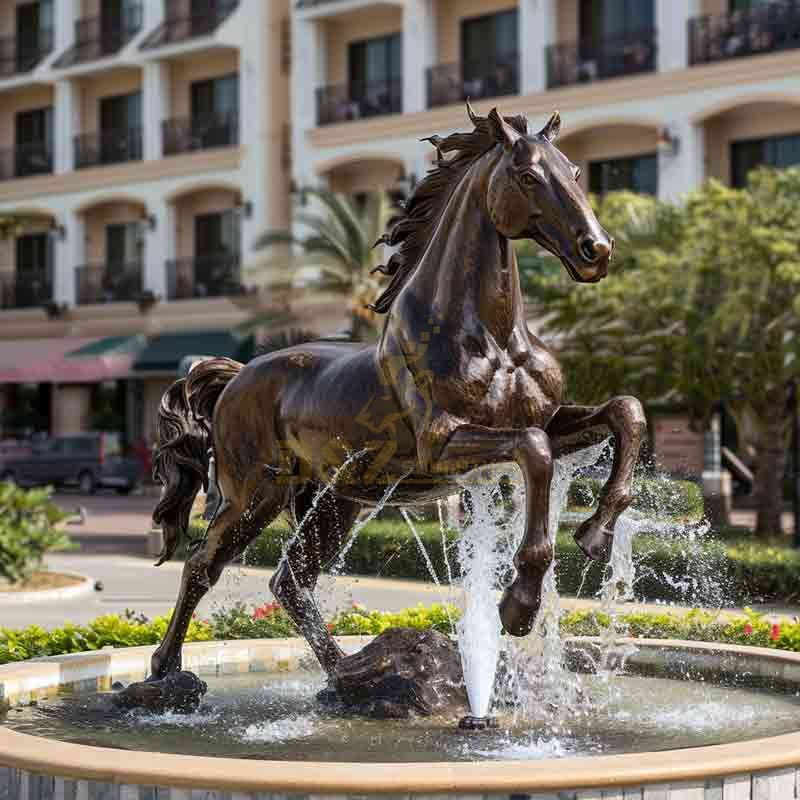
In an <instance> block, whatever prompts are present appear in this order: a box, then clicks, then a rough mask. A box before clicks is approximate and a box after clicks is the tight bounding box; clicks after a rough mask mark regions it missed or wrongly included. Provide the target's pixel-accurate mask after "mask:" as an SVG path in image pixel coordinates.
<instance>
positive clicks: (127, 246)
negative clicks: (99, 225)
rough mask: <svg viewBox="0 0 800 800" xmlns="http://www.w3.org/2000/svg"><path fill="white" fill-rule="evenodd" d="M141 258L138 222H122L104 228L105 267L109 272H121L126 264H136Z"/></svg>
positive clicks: (140, 236) (140, 238) (140, 237)
mask: <svg viewBox="0 0 800 800" xmlns="http://www.w3.org/2000/svg"><path fill="white" fill-rule="evenodd" d="M141 257H142V235H141V226H140V223H139V222H122V223H117V224H114V225H107V226H106V265H107V268H108V269H109V271H113V270H119V271H122V270H123V268H124V266H125V265H126V264H128V265H130V264H136V263H138V262H139V261H141Z"/></svg>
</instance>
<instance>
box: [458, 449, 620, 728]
mask: <svg viewBox="0 0 800 800" xmlns="http://www.w3.org/2000/svg"><path fill="white" fill-rule="evenodd" d="M606 448H607V443H606V442H603V443H601V444H599V445H595V446H592V447H589V448H587V449H585V450H581V451H579V452H577V453H573V454H570V455H568V456H564V457H563V458H561V459H559V460H558V461H556V462H555V465H554V470H553V480H552V484H551V491H550V518H549V521H548V529H549V535H550V538H551V541H554V540H555V536H556V533H557V531H558V527H559V522H560V519H561V514H562V512H563V510H564V508H565V507H566V503H567V495H568V491H569V485H570V483H571V481H572V480H573V479H574V478H575V477H576V476H577V475H578V474H579V473H580V472H581V471H582V470H583V469H584V468H586V467H588V466H591V465H593V464H595V463H596V462H597V461H598V460H599V459H600V458H601V457H602V456H603V454H604V453H605V451H606ZM504 475H505V476H508V477H509V478H510V481H507V482H505V483H504V484H503V488H501V485H500V479H501V478H502V477H503V476H504ZM523 485H524V484H523V480H522V475H521V472H520V470H519V468H518V467H517V466H516V465H505V466H504V467H501V468H493V469H490V470H477V471H475V472H473V473H470V474H469V475H468V476H466V478H465V480H464V486H465V489H467V490H468V491H469V498H470V507H471V514H470V515H469V520H468V522H467V524H466V525H465V526H464V527H463V528H462V530H461V536H460V539H459V549H458V554H459V566H460V569H461V576H462V577H461V587H462V588H463V590H464V591H463V598H462V616H461V619H460V621H459V624H458V639H459V648H460V650H461V658H462V664H463V667H464V680H465V683H466V685H467V693H468V695H469V697H470V706H471V709H472V713H473V714H474V715H476V716H485V715H486V714H487V713H488V711H489V709H490V708H492V707H493V706H495V707H497V706H503V707H510V708H512V709H514V714H515V716H523V717H524V716H525V715H526V714H527V713H528V712H530V711H532V710H533V708H532V706H533V703H534V698H537V702H536V711H537V713H538V712H540V704H541V703H542V702H544V705H545V706H547V707H553V708H557V707H559V706H561V705H563V704H565V703H569V704H574V702H575V700H576V698H577V697H579V696H580V695H581V694H582V693H581V692H580V690H579V687H577V686H576V682H575V676H574V675H573V673H571V672H570V671H569V670H568V669H567V667H566V665H565V659H564V644H563V642H562V639H561V634H560V630H559V621H560V618H561V601H560V598H559V594H558V589H557V586H556V575H555V560H554V561H553V563H552V564H551V565H550V568H549V569H548V571H547V573H546V575H545V577H544V581H543V585H542V605H541V608H540V610H539V613H538V615H537V618H536V622H535V625H534V630H533V633H532V634H531V636H529V637H526V638H525V639H521V640H518V639H512V638H511V637H507V639H506V641H507V644H506V648H505V653H504V658H503V663H502V670H500V674H499V677H497V675H498V662H499V656H500V650H501V647H500V645H501V625H500V619H499V616H498V613H497V592H498V590H499V589H501V588H502V587H503V585H504V584H506V583H507V582H508V580H509V578H511V577H513V576H512V574H511V573H510V566H509V565H510V564H511V563H512V558H513V555H514V553H515V552H516V550H517V548H518V547H519V544H520V542H521V541H522V537H523V535H524V532H525V523H526V520H525V512H524V509H525V503H524V488H522V487H523ZM504 491H505V495H504Z"/></svg>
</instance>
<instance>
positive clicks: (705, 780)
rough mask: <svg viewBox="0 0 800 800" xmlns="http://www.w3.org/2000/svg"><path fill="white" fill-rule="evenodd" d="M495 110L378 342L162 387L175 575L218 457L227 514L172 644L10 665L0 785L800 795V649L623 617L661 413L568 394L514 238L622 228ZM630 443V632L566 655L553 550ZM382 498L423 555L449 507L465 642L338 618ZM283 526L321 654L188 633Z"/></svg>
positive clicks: (601, 505) (289, 580)
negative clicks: (660, 637)
mask: <svg viewBox="0 0 800 800" xmlns="http://www.w3.org/2000/svg"><path fill="white" fill-rule="evenodd" d="M468 112H469V116H470V120H471V122H472V125H473V130H472V131H470V132H468V133H463V134H453V135H451V136H448V137H447V138H445V139H440V138H438V137H431V139H430V141H431V143H432V144H433V146H434V147H435V149H436V153H437V158H436V161H435V166H434V169H433V170H432V171H431V172H430V173H429V175H428V176H427V177H426V178H425V179H424V180H423V181H422V182H421V183H420V184H419V185H418V186H417V187H416V189H415V190H414V192H413V194H412V196H411V198H410V200H409V202H408V204H407V206H406V208H405V209H404V213H403V215H402V217H401V219H400V220H399V222H397V224H396V225H395V227H394V228H393V229H392V230H391V231H390V232H389V233H388V234H387V235H386V236H385V237H384V238H383V241H385V242H387V243H389V244H391V245H395V246H399V247H398V249H397V250H396V251H395V253H394V255H393V256H392V258H391V259H390V261H389V262H388V264H387V265H386V266H385V267H383V268H382V271H383V272H384V273H385V274H388V275H390V276H391V281H390V283H389V285H388V287H387V289H386V290H385V292H384V294H383V295H382V296H381V298H380V299H379V300H378V301H377V302H376V304H375V310H376V311H377V312H379V313H387V314H388V316H387V321H386V325H385V327H384V332H383V335H382V338H381V341H380V343H379V344H378V345H376V346H362V345H351V344H344V343H317V344H304V345H301V346H298V347H293V348H289V349H287V350H283V351H279V352H277V353H272V354H269V355H267V356H263V357H261V358H259V359H256V360H254V361H253V362H251V363H250V364H248V365H242V364H238V363H236V362H233V361H231V360H229V359H210V360H208V361H204V362H201V363H200V364H198V365H197V366H196V367H195V368H194V369H193V370H192V372H191V373H190V374H189V375H188V377H187V378H185V379H181V380H180V381H178V382H176V383H175V384H174V385H173V386H172V387H171V388H170V389H169V390H168V391H167V393H166V394H165V395H164V398H163V400H162V405H161V409H160V412H159V420H158V433H159V448H158V451H157V454H156V458H155V465H156V467H155V474H156V476H157V477H158V478H159V479H160V480H161V482H162V483H163V485H164V491H163V494H162V498H161V500H160V502H159V504H158V506H157V508H156V511H155V513H154V518H155V520H156V521H157V522H159V523H160V524H161V525H162V529H163V532H164V540H165V545H164V551H163V553H162V555H161V561H163V560H165V559H166V558H169V557H170V556H171V555H172V554H173V553H174V551H175V549H176V547H177V545H178V544H179V542H180V540H181V538H182V537H183V536H184V535H185V533H186V528H187V525H188V521H189V513H190V510H191V506H192V502H193V500H194V497H195V494H196V493H197V491H198V490H199V488H200V486H201V485H202V484H203V483H204V482H205V481H206V476H207V473H208V458H209V447H213V452H214V457H215V465H216V476H217V480H218V482H219V487H220V490H221V495H222V502H221V503H220V505H219V506H218V508H217V510H216V513H215V515H214V517H213V519H212V520H211V522H210V525H209V529H208V532H207V535H206V537H205V539H204V540H203V541H201V542H200V543H198V544H197V546H196V547H194V548H193V549H192V551H191V552H190V555H189V556H188V558H187V560H186V564H185V567H184V571H183V577H182V582H181V589H180V593H179V595H178V600H177V605H176V610H175V613H174V615H173V617H172V620H171V622H170V625H169V627H168V630H167V632H166V635H165V637H164V639H163V641H162V643H161V644H160V645H159V646H158V647H157V648H155V649H153V648H129V649H123V650H109V651H101V652H98V653H89V654H81V655H76V656H62V657H56V658H50V659H40V660H36V661H32V662H28V663H24V664H20V665H16V664H15V665H7V666H4V667H0V691H1V692H2V694H1V696H2V698H3V701H4V702H5V703H6V704H7V706H8V707H9V708H10V709H11V710H10V711H9V712H8V713H7V716H6V720H5V721H6V725H5V726H4V727H3V728H2V729H0V795H2V796H3V797H8V798H10V800H17V799H18V798H19V800H56V798H57V799H58V800H62V798H69V800H96V799H99V798H117V797H119V798H120V800H122V798H123V795H124V797H125V800H128V798H132V797H134V796H135V797H137V798H144V797H147V798H158V797H164V796H165V793H166V794H168V795H169V796H170V798H172V796H173V794H174V797H175V800H178V798H180V800H193V798H194V797H195V796H197V797H198V798H199V797H200V793H202V794H203V796H204V797H205V796H208V795H209V794H214V795H217V794H219V795H222V794H225V793H234V794H235V796H236V798H237V800H249V798H251V797H252V798H254V799H255V798H256V796H258V797H259V798H263V796H264V795H265V794H280V795H289V794H291V795H330V796H332V797H337V798H338V797H342V798H344V797H353V796H358V797H369V796H372V795H376V796H377V795H386V794H402V795H404V796H407V795H411V796H414V795H431V794H441V795H447V796H454V797H461V796H465V795H486V794H494V795H503V796H507V795H510V794H517V795H519V794H526V795H527V794H529V793H536V795H535V796H536V797H537V798H538V797H542V798H543V797H548V798H554V797H558V798H559V800H562V798H563V799H565V800H578V798H589V797H594V798H597V797H601V796H602V797H612V796H613V797H622V796H623V794H624V796H625V797H626V798H627V797H628V796H631V797H637V798H640V800H641V799H642V798H643V799H644V800H651V798H656V797H658V798H662V799H663V800H700V798H704V799H705V798H709V797H717V798H723V797H724V798H728V797H736V798H751V800H755V798H761V797H765V798H766V797H769V798H784V797H785V798H790V797H794V796H795V786H796V785H798V784H797V780H798V776H800V771H798V769H799V768H800V733H798V732H796V731H797V719H798V710H800V708H799V706H800V701H798V697H800V656H798V655H795V654H793V653H782V652H776V651H759V650H757V649H754V648H745V647H733V646H720V645H716V644H698V643H688V642H679V641H675V642H670V641H648V640H641V639H637V640H632V639H628V638H626V636H625V631H624V629H622V627H621V626H620V625H618V624H617V622H618V620H617V617H616V611H617V607H618V606H619V604H620V603H623V602H625V601H627V600H628V599H630V598H631V597H633V592H634V588H635V581H636V575H635V569H634V567H635V564H634V562H633V558H632V550H631V547H632V541H633V537H634V536H635V535H636V533H637V531H638V530H639V529H640V528H641V526H642V525H643V524H644V521H643V520H642V519H641V518H640V517H637V516H636V515H634V514H633V513H631V512H630V511H628V507H629V505H630V502H631V497H632V483H633V476H634V469H635V467H636V462H637V458H638V453H639V446H640V443H641V441H642V439H643V437H644V434H645V430H646V423H645V419H644V415H643V412H642V408H641V405H640V404H639V403H638V401H636V400H635V399H634V398H630V397H619V398H613V399H611V400H609V401H608V402H606V403H604V404H602V405H600V406H597V407H590V406H578V405H565V404H564V403H563V397H562V395H563V379H562V376H561V372H560V369H559V366H558V363H557V362H556V360H555V358H554V357H553V355H552V354H551V353H550V352H549V351H548V350H547V349H546V348H545V347H544V345H543V344H542V343H541V342H539V341H538V340H537V339H536V338H535V337H533V336H532V335H531V334H530V333H529V331H528V330H527V328H526V326H525V323H524V319H523V302H522V296H521V293H520V290H519V279H518V274H517V265H516V257H515V255H514V250H513V247H512V243H511V240H512V239H517V238H531V239H534V240H535V241H537V242H539V243H540V244H541V245H542V246H544V247H546V248H548V249H550V250H551V251H552V252H554V253H555V254H556V255H557V256H559V258H560V259H561V261H562V263H563V264H564V267H565V269H566V270H567V272H568V273H569V275H570V276H571V277H572V278H574V279H575V280H577V281H582V282H595V281H598V280H601V279H602V278H604V277H605V276H606V274H607V272H608V266H609V262H610V261H611V256H612V252H613V247H614V245H613V240H612V239H611V238H610V237H609V236H608V234H607V233H606V232H605V231H604V230H603V229H602V228H601V227H600V225H599V223H598V222H597V220H596V219H595V217H594V214H593V212H592V210H591V208H590V207H589V205H588V202H587V201H586V198H585V197H584V195H583V193H582V191H581V189H580V187H579V184H578V182H577V177H578V170H577V168H576V167H575V165H573V164H571V163H570V162H569V161H568V159H566V157H565V156H564V155H563V154H562V153H561V152H560V151H559V150H558V149H557V148H556V147H555V144H554V142H555V140H556V138H557V136H558V133H559V130H560V125H561V123H560V119H559V117H558V115H557V114H555V115H553V117H552V118H551V119H550V120H549V121H548V122H547V124H546V125H545V126H544V128H542V130H541V131H539V132H538V133H532V132H531V130H530V129H529V126H528V122H527V120H526V119H525V118H524V117H520V116H517V117H508V118H506V117H502V116H501V115H500V114H499V113H498V112H497V110H493V111H492V112H491V113H490V114H489V115H488V116H487V117H479V116H477V115H476V114H475V113H474V111H473V110H472V109H471V108H469V107H468ZM605 437H610V440H611V442H613V445H612V444H611V443H610V442H609V441H607V440H606V439H605ZM609 447H612V453H613V456H612V458H611V465H610V469H609V470H608V472H607V475H606V480H605V484H604V486H603V489H602V490H601V492H600V494H599V497H598V500H597V505H596V508H595V509H594V510H593V511H592V513H591V514H590V515H589V516H588V518H586V519H584V520H583V521H582V522H581V523H580V524H579V526H578V528H577V530H576V532H575V539H576V541H577V543H578V545H579V547H580V549H581V550H582V551H583V553H585V555H586V556H587V557H588V558H590V559H594V560H601V561H605V560H607V564H606V566H605V569H606V573H605V580H604V582H603V586H602V589H601V591H600V593H599V600H600V604H601V610H602V611H603V612H604V613H605V614H607V615H608V616H609V617H610V618H611V620H612V625H611V626H610V627H607V628H601V629H600V630H599V631H598V633H599V635H598V636H596V637H589V638H576V639H569V638H564V637H562V635H561V631H560V630H559V622H560V618H561V599H560V597H559V594H558V587H557V585H556V572H555V563H556V562H555V560H556V559H557V558H558V553H557V552H556V547H555V543H556V533H557V531H558V528H559V524H560V520H561V514H562V511H563V509H564V506H565V503H566V496H567V490H568V487H569V484H570V481H571V480H572V479H573V478H574V477H575V476H576V475H577V474H579V473H580V471H581V470H582V469H585V468H587V467H590V466H592V465H595V464H596V463H597V462H598V459H600V457H601V456H602V455H603V454H604V453H606V452H607V450H608V448H609ZM459 492H461V493H462V494H461V501H460V508H459V513H456V514H454V515H451V516H452V517H453V518H451V519H445V515H444V513H443V506H442V501H443V499H444V498H446V497H450V496H452V495H454V494H457V493H459ZM384 506H396V507H399V508H400V509H401V511H400V515H401V517H402V519H403V520H404V521H405V523H406V524H407V525H408V526H409V528H410V530H411V532H412V534H413V535H414V536H415V537H416V538H417V540H418V541H419V543H420V545H422V539H421V537H419V536H418V531H417V525H418V521H417V515H418V513H421V509H424V508H426V507H427V508H431V507H435V508H436V511H435V516H436V517H437V518H438V521H439V525H440V528H441V531H442V546H443V547H445V550H446V552H445V559H444V560H445V564H446V565H447V566H446V572H447V574H446V575H443V576H439V575H437V574H436V571H435V569H434V567H433V562H432V560H431V559H430V558H429V554H428V553H426V552H424V548H422V550H423V553H422V557H423V559H425V561H426V564H427V566H428V568H429V570H430V572H431V576H432V578H433V580H435V581H437V582H440V581H441V580H442V579H443V578H446V579H447V580H446V583H447V588H446V589H445V587H444V586H443V587H442V590H443V591H448V592H453V596H454V598H455V599H456V601H457V603H458V604H459V605H460V609H461V614H460V617H459V619H458V621H457V623H456V636H455V637H450V636H446V635H444V634H442V633H437V632H435V631H418V630H413V629H398V628H395V629H389V630H387V631H384V632H383V633H382V634H380V635H379V636H377V637H374V638H371V639H369V638H361V637H340V638H334V637H333V636H332V635H331V634H330V632H329V631H328V629H327V628H326V626H325V623H324V620H323V618H322V616H321V614H320V612H319V609H318V607H317V604H316V602H315V598H314V590H315V587H316V585H317V581H318V578H319V575H320V572H321V571H322V570H323V568H324V567H332V568H333V570H334V571H341V569H342V565H343V564H344V557H345V555H346V552H347V550H348V549H349V547H350V546H351V545H352V542H353V541H354V538H355V536H357V534H358V531H359V530H360V529H361V528H362V527H363V525H364V524H366V522H367V521H368V520H369V519H372V518H373V517H374V516H375V515H377V514H378V513H379V511H380V509H381V508H383V507H384ZM281 512H284V513H285V514H287V516H288V517H289V519H290V520H291V523H292V526H293V533H292V535H291V536H290V538H289V539H288V541H287V542H286V546H285V548H284V551H283V556H282V558H281V560H280V564H279V566H278V568H277V570H276V572H275V574H274V577H273V579H272V581H271V584H270V585H271V588H272V591H273V593H274V594H275V596H276V598H277V599H278V600H279V602H280V603H281V604H282V605H283V607H284V608H285V610H286V611H287V613H288V614H289V615H290V616H291V618H292V620H293V621H294V623H295V625H296V627H297V630H298V631H299V633H300V635H301V636H302V638H298V639H287V640H263V641H261V640H259V641H230V642H204V643H194V644H188V645H184V637H185V633H186V628H187V625H188V623H189V620H190V619H191V616H192V613H193V612H194V609H195V608H196V606H197V603H198V602H199V600H200V598H201V597H202V596H203V595H204V594H205V593H206V592H207V591H209V589H211V587H212V586H213V585H214V584H215V583H216V582H217V581H218V579H219V577H220V575H221V573H222V570H223V567H224V566H225V564H227V563H229V562H230V561H232V560H234V559H236V558H237V557H238V556H240V555H241V554H242V553H243V552H244V550H245V549H246V548H247V546H248V544H249V543H250V542H251V541H252V540H253V539H254V538H255V537H256V536H257V535H258V534H259V533H260V532H261V531H262V530H263V528H264V526H265V525H266V524H268V523H269V522H270V521H271V520H272V519H274V518H275V517H276V516H277V515H278V514H279V513H281ZM448 525H452V526H454V527H455V528H456V529H457V531H458V533H459V538H458V543H457V548H456V549H457V558H456V559H455V563H453V564H451V561H450V557H451V556H452V555H453V554H452V552H450V551H449V550H448V548H449V544H448V536H447V535H446V528H447V526H448ZM651 529H652V527H651ZM663 531H664V534H665V535H666V534H667V533H668V530H667V528H666V527H663ZM159 563H160V562H159ZM34 701H35V705H33V706H32V705H31V703H33V702H34ZM742 721H745V722H746V726H745V725H742V724H741V723H742ZM123 750H124V751H125V752H124V756H122V751H123ZM296 762H302V764H303V766H304V767H305V768H304V769H303V768H300V767H299V765H298V764H297V763H296ZM387 762H392V763H391V764H389V763H387ZM373 765H377V766H378V767H379V768H377V769H376V768H372V767H373ZM196 793H197V794H196ZM231 796H233V795H231Z"/></svg>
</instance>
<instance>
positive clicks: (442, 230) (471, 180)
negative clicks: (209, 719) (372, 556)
mask: <svg viewBox="0 0 800 800" xmlns="http://www.w3.org/2000/svg"><path fill="white" fill-rule="evenodd" d="M495 161H496V155H495V154H494V153H492V152H489V153H487V154H486V155H484V156H482V157H481V158H479V159H477V160H476V162H475V163H474V164H472V166H470V167H469V169H468V170H467V171H466V173H465V174H464V176H463V177H462V178H461V180H460V182H459V184H458V186H457V187H456V188H455V190H454V191H453V193H452V195H451V197H450V199H449V201H448V202H447V205H446V206H445V209H444V212H443V213H442V216H441V218H440V220H439V223H438V224H437V226H436V229H435V231H434V233H433V236H432V237H431V240H430V242H429V244H428V247H427V249H426V251H425V254H424V255H423V256H422V259H421V260H420V263H419V266H418V267H417V269H416V270H415V272H414V274H413V276H412V278H411V280H410V281H409V288H410V289H411V291H412V292H413V293H414V295H415V296H416V297H417V298H419V299H425V300H426V302H430V304H431V310H432V312H433V316H435V317H436V318H437V319H439V320H442V321H443V322H447V321H448V320H450V321H453V322H455V323H457V324H458V325H459V326H461V327H463V325H464V320H468V319H471V318H473V317H478V318H479V319H480V321H481V322H482V323H483V325H484V326H485V327H486V328H487V329H488V330H489V331H490V332H491V333H492V335H493V336H494V338H495V339H496V340H497V341H498V342H499V343H501V344H504V343H505V342H506V341H507V340H508V338H509V336H510V335H511V332H512V330H513V327H514V324H515V323H516V322H517V321H518V314H519V312H520V309H521V308H522V294H521V291H520V286H519V271H518V269H517V258H516V254H515V253H514V248H513V245H512V244H511V242H510V241H509V240H508V239H506V238H505V237H504V236H501V235H500V234H499V233H498V232H497V229H496V228H495V226H494V224H493V223H492V220H491V218H490V216H489V212H488V209H487V208H486V190H487V185H488V179H489V175H490V174H491V169H492V167H493V166H494V164H495Z"/></svg>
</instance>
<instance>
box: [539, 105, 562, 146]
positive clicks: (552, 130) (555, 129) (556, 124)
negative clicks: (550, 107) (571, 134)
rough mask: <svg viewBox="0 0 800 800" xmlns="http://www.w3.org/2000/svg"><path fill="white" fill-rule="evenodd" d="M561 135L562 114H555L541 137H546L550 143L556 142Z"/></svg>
mask: <svg viewBox="0 0 800 800" xmlns="http://www.w3.org/2000/svg"><path fill="white" fill-rule="evenodd" d="M559 133H561V114H559V113H558V111H555V112H553V116H552V117H550V119H549V120H547V124H546V125H545V126H544V128H542V130H541V133H540V136H544V138H545V139H547V141H548V142H554V141H555V140H556V139H558V134H559Z"/></svg>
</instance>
